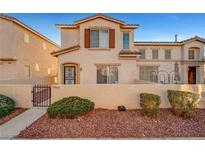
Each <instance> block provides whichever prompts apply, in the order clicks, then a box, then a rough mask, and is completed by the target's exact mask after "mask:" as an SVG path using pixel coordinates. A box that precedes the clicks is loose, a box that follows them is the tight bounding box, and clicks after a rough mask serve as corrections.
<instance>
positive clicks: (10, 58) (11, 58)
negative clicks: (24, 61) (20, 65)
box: [0, 57, 17, 61]
mask: <svg viewBox="0 0 205 154" xmlns="http://www.w3.org/2000/svg"><path fill="white" fill-rule="evenodd" d="M16 60H17V59H16V58H14V57H0V61H16Z"/></svg>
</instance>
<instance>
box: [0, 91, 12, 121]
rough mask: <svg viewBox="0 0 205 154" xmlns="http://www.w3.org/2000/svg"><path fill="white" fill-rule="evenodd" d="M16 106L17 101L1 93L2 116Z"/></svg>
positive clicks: (0, 115) (0, 116) (0, 107)
mask: <svg viewBox="0 0 205 154" xmlns="http://www.w3.org/2000/svg"><path fill="white" fill-rule="evenodd" d="M14 107H15V102H14V101H13V100H12V99H11V98H9V97H7V96H5V95H2V94H0V118H2V117H4V116H6V115H8V114H10V113H11V112H12V111H13V110H14Z"/></svg>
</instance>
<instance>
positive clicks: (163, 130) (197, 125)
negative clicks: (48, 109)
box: [16, 109, 205, 139]
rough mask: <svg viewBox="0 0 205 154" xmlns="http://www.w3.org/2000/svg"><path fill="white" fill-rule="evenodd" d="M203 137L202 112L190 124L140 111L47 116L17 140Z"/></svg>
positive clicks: (204, 118) (167, 114) (165, 111)
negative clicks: (71, 116) (66, 117)
mask: <svg viewBox="0 0 205 154" xmlns="http://www.w3.org/2000/svg"><path fill="white" fill-rule="evenodd" d="M164 137H205V109H197V112H196V116H195V117H194V118H193V119H191V120H189V119H185V118H182V117H177V116H175V115H173V114H172V112H171V111H170V110H169V109H161V110H160V113H159V114H158V116H157V117H155V118H149V117H146V116H144V115H143V114H142V113H141V111H140V110H127V111H124V112H120V111H117V110H107V109H94V110H93V111H91V112H90V113H87V114H85V115H82V116H79V117H77V118H75V119H61V118H56V119H50V118H49V117H48V115H47V114H44V115H43V116H42V117H41V118H39V119H38V120H37V121H35V122H34V123H33V124H31V125H30V126H29V127H27V128H26V129H25V130H23V131H21V132H20V134H19V135H18V136H16V138H30V139H39V138H164Z"/></svg>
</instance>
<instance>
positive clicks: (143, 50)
mask: <svg viewBox="0 0 205 154" xmlns="http://www.w3.org/2000/svg"><path fill="white" fill-rule="evenodd" d="M141 50H143V51H144V58H141V57H142V56H140V59H146V49H139V52H141Z"/></svg>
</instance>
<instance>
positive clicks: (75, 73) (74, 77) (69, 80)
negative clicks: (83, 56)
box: [63, 62, 80, 84]
mask: <svg viewBox="0 0 205 154" xmlns="http://www.w3.org/2000/svg"><path fill="white" fill-rule="evenodd" d="M63 83H64V84H79V83H80V73H79V64H78V63H70V62H69V63H64V64H63Z"/></svg>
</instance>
